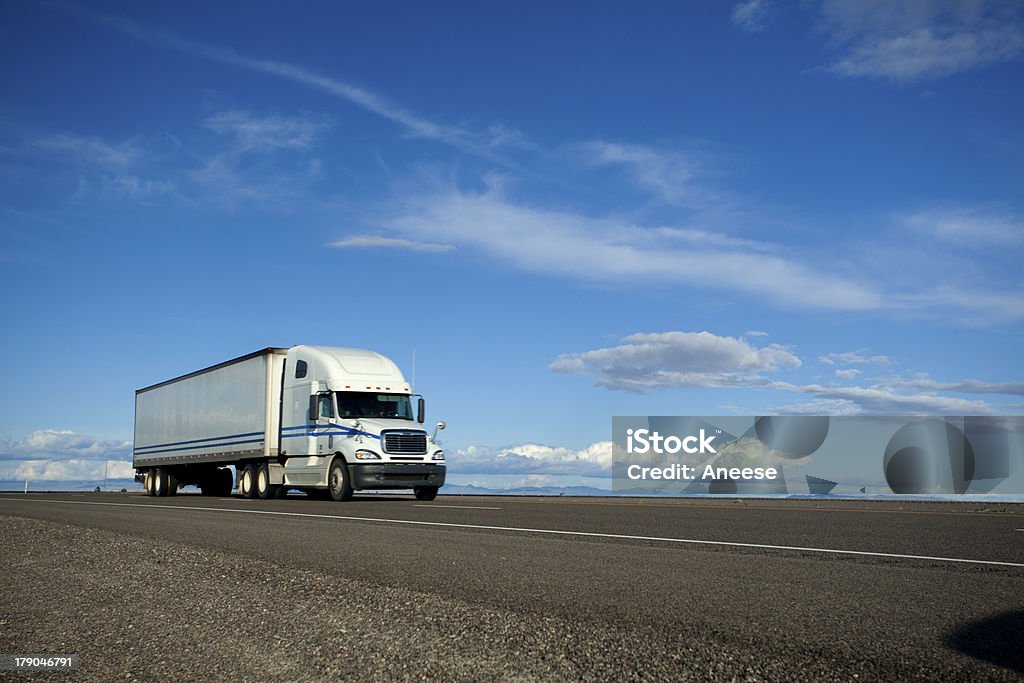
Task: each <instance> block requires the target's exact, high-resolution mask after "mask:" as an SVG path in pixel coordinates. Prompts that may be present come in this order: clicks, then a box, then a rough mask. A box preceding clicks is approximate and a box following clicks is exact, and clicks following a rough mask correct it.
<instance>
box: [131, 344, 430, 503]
mask: <svg viewBox="0 0 1024 683" xmlns="http://www.w3.org/2000/svg"><path fill="white" fill-rule="evenodd" d="M424 416H425V403H424V399H423V397H422V396H420V395H418V394H414V393H413V392H412V387H411V385H410V384H409V382H407V381H406V380H405V377H403V376H402V373H401V371H400V370H399V369H398V366H397V365H395V363H393V362H392V361H391V360H390V359H389V358H387V357H385V356H382V355H381V354H379V353H376V352H374V351H368V350H365V349H352V348H342V347H333V346H293V347H291V348H266V349H263V350H261V351H256V352H254V353H250V354H248V355H245V356H241V357H239V358H235V359H232V360H229V361H225V362H223V363H220V364H218V365H213V366H211V367H208V368H204V369H202V370H197V371H195V372H191V373H189V374H186V375H182V376H180V377H175V378H174V379H169V380H167V381H166V382H160V383H159V384H154V385H152V386H148V387H145V388H143V389H138V390H137V391H136V392H135V438H134V448H133V453H132V465H133V467H134V468H135V473H136V475H135V478H136V480H137V481H139V482H141V483H142V484H143V486H144V488H145V491H146V493H147V494H148V495H151V496H173V495H175V494H176V493H177V491H178V489H179V488H182V487H185V486H189V485H195V486H198V487H199V489H200V490H201V491H202V493H203V495H209V496H228V495H231V493H232V491H233V490H234V489H235V488H236V487H237V491H238V494H239V495H241V496H243V497H246V498H274V497H282V496H284V495H286V494H287V492H288V491H289V490H298V491H302V492H304V493H307V494H308V495H310V496H312V497H315V498H325V499H326V498H331V499H334V500H338V501H342V500H348V499H350V498H351V497H352V493H353V492H354V491H359V490H389V489H412V491H413V492H414V493H415V496H416V498H417V499H419V500H433V499H434V498H435V497H436V496H437V492H438V489H440V488H441V486H443V485H444V478H445V469H446V468H445V464H446V463H445V457H444V451H443V450H442V449H441V447H440V446H439V445H438V443H437V432H438V430H441V429H444V427H445V424H444V423H443V422H438V423H437V425H436V428H435V429H434V432H433V434H432V435H430V436H428V435H427V432H426V430H425V429H424V427H423V423H424Z"/></svg>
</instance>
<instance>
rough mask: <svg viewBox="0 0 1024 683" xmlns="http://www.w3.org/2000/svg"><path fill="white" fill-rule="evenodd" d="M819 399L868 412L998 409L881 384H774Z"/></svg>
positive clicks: (987, 412)
mask: <svg viewBox="0 0 1024 683" xmlns="http://www.w3.org/2000/svg"><path fill="white" fill-rule="evenodd" d="M777 386H778V388H789V389H790V390H792V391H797V392H799V393H804V394H811V395H813V396H815V397H817V398H819V399H832V400H840V401H848V402H849V403H852V404H855V405H856V406H857V407H858V409H859V412H861V413H864V414H871V415H993V414H995V413H997V412H998V411H997V410H996V409H995V408H993V407H992V406H991V405H990V404H988V403H987V402H985V401H972V400H968V399H962V398H956V397H952V396H941V395H938V394H931V393H917V394H901V393H897V392H894V391H891V390H889V389H886V388H883V387H881V386H873V387H849V386H823V385H820V384H805V385H799V386H797V385H789V386H788V387H786V386H783V385H777Z"/></svg>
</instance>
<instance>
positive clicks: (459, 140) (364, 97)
mask: <svg viewBox="0 0 1024 683" xmlns="http://www.w3.org/2000/svg"><path fill="white" fill-rule="evenodd" d="M56 9H60V10H63V11H66V12H71V13H74V14H78V15H80V16H84V17H87V18H89V19H91V20H93V21H95V22H97V23H100V24H103V25H105V26H109V27H111V28H113V29H115V30H117V31H120V32H122V33H124V34H126V35H128V36H131V37H133V38H135V39H137V40H141V41H143V42H145V43H148V44H150V45H157V46H160V47H163V48H166V49H170V50H175V51H177V52H181V53H183V54H187V55H190V56H193V57H200V58H203V59H207V60H210V61H213V62H219V63H221V64H229V65H232V66H236V67H239V68H242V69H247V70H249V71H256V72H259V73H263V74H267V75H270V76H276V77H278V78H281V79H284V80H287V81H290V82H292V83H295V84H297V85H302V86H305V87H307V88H311V89H314V90H319V91H320V92H324V93H327V94H328V95H331V96H332V97H336V98H338V99H341V100H344V101H346V102H349V103H351V104H354V105H356V106H357V107H359V108H361V109H364V110H366V111H368V112H370V113H372V114H375V115H377V116H380V117H381V118H384V119H386V120H388V121H391V122H393V123H395V124H397V125H399V126H401V127H402V128H403V129H404V130H405V131H406V133H408V134H409V135H411V136H414V137H419V138H425V139H430V140H436V141H438V142H442V143H445V144H447V145H450V146H452V147H455V148H456V149H459V150H462V151H464V152H467V153H469V154H473V155H476V156H479V157H482V158H485V159H489V160H492V161H499V162H502V163H508V162H506V161H505V160H504V159H502V158H501V157H500V156H498V155H497V154H496V152H495V149H496V148H499V147H505V146H522V145H523V144H524V143H525V141H524V139H523V136H522V135H521V134H520V133H518V132H517V131H513V130H512V129H509V128H507V127H504V126H501V125H496V126H494V127H492V128H491V129H490V130H488V131H484V132H476V131H470V130H468V129H465V128H462V127H459V126H452V125H445V124H440V123H436V122H434V121H431V120H429V119H427V118H425V117H422V116H418V115H416V114H413V113H411V112H409V111H408V110H406V109H404V108H402V107H400V106H398V105H397V104H395V103H393V102H390V101H388V100H387V99H386V98H384V97H382V96H380V95H378V94H376V93H374V92H371V91H369V90H367V89H365V88H361V87H359V86H356V85H353V84H351V83H347V82H345V81H343V80H340V79H338V78H333V77H331V76H325V75H323V74H319V73H316V72H315V71H312V70H310V69H307V68H305V67H302V66H298V65H296V64H290V63H288V62H281V61H275V60H271V59H263V58H259V57H250V56H246V55H242V54H239V53H238V52H236V51H234V50H232V49H231V48H227V47H221V46H218V45H210V44H206V43H199V42H196V41H192V40H188V39H186V38H181V37H179V36H176V35H174V34H172V33H170V32H169V31H165V30H160V29H153V28H149V27H146V26H142V25H140V24H137V23H135V22H133V21H130V20H128V19H125V18H124V17H120V16H117V15H111V14H103V13H99V12H93V11H91V10H88V9H85V8H82V7H78V6H74V5H67V4H62V5H58V6H56Z"/></svg>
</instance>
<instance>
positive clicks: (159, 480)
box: [153, 467, 167, 498]
mask: <svg viewBox="0 0 1024 683" xmlns="http://www.w3.org/2000/svg"><path fill="white" fill-rule="evenodd" d="M153 495H154V496H156V497H158V498H160V497H163V496H166V495H167V472H165V471H164V469H163V468H162V467H157V468H156V469H155V470H153Z"/></svg>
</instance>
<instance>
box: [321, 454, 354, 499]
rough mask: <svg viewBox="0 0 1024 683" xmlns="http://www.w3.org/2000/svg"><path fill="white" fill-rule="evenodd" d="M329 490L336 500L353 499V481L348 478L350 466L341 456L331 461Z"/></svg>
mask: <svg viewBox="0 0 1024 683" xmlns="http://www.w3.org/2000/svg"><path fill="white" fill-rule="evenodd" d="M327 490H328V491H330V492H331V498H332V499H334V500H351V499H352V483H351V482H350V481H349V480H348V466H346V465H345V461H344V460H342V459H341V458H336V459H335V460H334V462H332V463H331V471H330V473H329V474H328V475H327Z"/></svg>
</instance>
